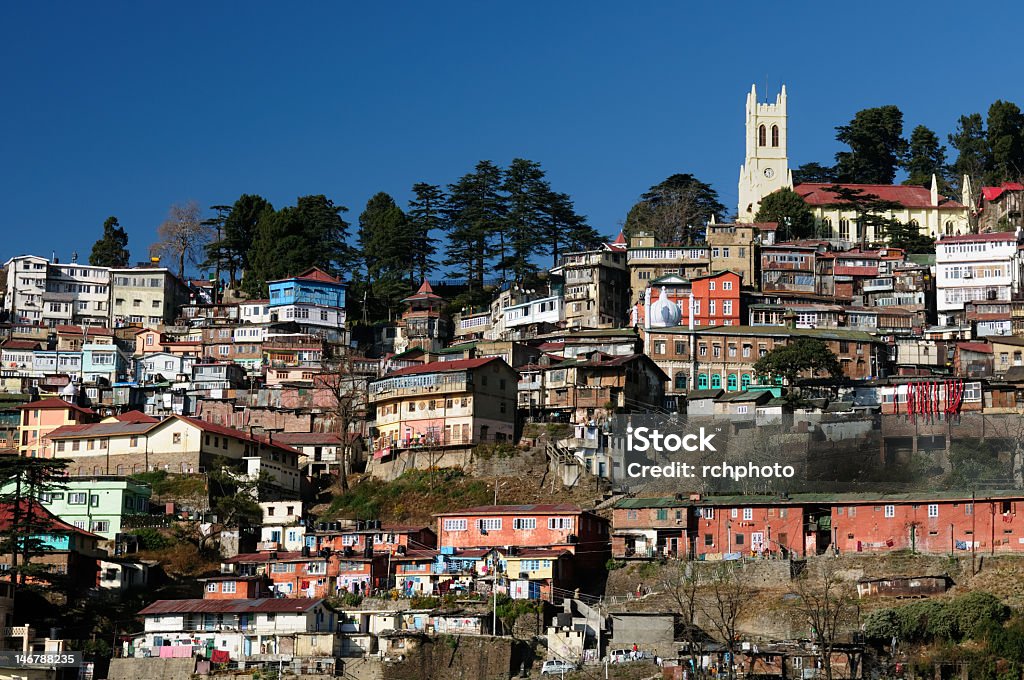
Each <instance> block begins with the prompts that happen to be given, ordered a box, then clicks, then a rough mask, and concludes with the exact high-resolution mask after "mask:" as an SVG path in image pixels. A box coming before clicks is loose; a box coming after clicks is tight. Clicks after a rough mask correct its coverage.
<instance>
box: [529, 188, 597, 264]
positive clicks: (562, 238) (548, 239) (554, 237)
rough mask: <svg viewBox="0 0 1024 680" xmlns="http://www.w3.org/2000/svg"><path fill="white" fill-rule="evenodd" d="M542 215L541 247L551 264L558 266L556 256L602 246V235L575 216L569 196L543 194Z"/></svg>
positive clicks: (582, 217) (578, 216)
mask: <svg viewBox="0 0 1024 680" xmlns="http://www.w3.org/2000/svg"><path fill="white" fill-rule="evenodd" d="M540 211H541V214H542V215H543V219H542V221H543V224H542V227H541V238H540V240H541V243H542V248H543V250H544V252H545V254H549V255H551V264H552V266H556V265H557V264H558V258H559V256H560V255H561V254H562V253H564V252H571V251H573V250H586V249H588V248H593V247H596V246H597V245H598V244H600V243H601V235H600V234H598V233H597V232H596V231H595V230H594V228H593V227H591V226H590V225H589V224H587V218H586V217H584V216H583V215H580V214H578V213H577V212H576V208H575V206H574V205H573V202H572V198H570V197H569V194H563V193H559V192H557V191H550V190H549V191H546V192H544V195H543V196H542V197H541V205H540Z"/></svg>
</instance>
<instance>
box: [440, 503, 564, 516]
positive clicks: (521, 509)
mask: <svg viewBox="0 0 1024 680" xmlns="http://www.w3.org/2000/svg"><path fill="white" fill-rule="evenodd" d="M581 512H583V510H581V509H580V507H579V506H577V505H573V504H572V503H534V504H531V505H478V506H476V507H473V508H466V509H465V510H458V511H455V512H438V513H435V514H434V517H454V516H458V517H461V516H463V515H517V514H527V513H534V514H542V515H576V514H579V513H581Z"/></svg>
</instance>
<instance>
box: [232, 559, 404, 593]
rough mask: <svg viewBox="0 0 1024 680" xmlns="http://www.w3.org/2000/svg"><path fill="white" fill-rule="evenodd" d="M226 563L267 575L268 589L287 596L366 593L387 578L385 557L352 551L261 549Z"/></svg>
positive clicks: (249, 572) (247, 572) (252, 573)
mask: <svg viewBox="0 0 1024 680" xmlns="http://www.w3.org/2000/svg"><path fill="white" fill-rule="evenodd" d="M225 563H226V564H237V565H238V572H239V574H240V575H243V576H264V575H265V576H266V577H267V578H269V579H270V582H271V588H272V589H273V590H274V591H275V592H276V593H277V594H278V595H284V596H287V597H326V596H330V595H335V594H337V593H340V592H354V593H360V594H365V595H368V594H369V593H370V592H371V591H373V590H376V589H378V588H383V587H385V586H386V585H387V581H388V557H387V555H385V554H373V555H363V554H362V553H356V552H355V551H351V550H345V551H341V552H334V551H331V552H330V553H325V554H320V553H316V552H312V551H307V550H303V551H299V552H283V551H264V552H258V553H244V554H241V555H235V556H234V557H231V558H229V559H227V560H225Z"/></svg>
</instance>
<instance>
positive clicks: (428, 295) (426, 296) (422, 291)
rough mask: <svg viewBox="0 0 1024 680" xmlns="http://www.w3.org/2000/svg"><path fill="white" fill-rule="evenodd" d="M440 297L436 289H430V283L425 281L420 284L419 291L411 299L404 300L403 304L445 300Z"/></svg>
mask: <svg viewBox="0 0 1024 680" xmlns="http://www.w3.org/2000/svg"><path fill="white" fill-rule="evenodd" d="M443 299H444V298H442V297H441V296H440V295H436V294H435V293H434V289H433V288H431V287H430V282H429V281H427V280H426V279H423V283H421V284H420V287H419V290H417V291H416V292H415V293H413V294H412V295H410V296H409V297H407V298H405V299H404V300H402V302H411V301H414V300H443Z"/></svg>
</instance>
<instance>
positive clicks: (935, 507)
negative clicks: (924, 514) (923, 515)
mask: <svg viewBox="0 0 1024 680" xmlns="http://www.w3.org/2000/svg"><path fill="white" fill-rule="evenodd" d="M928 516H929V517H938V516H939V504H938V503H929V504H928Z"/></svg>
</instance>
